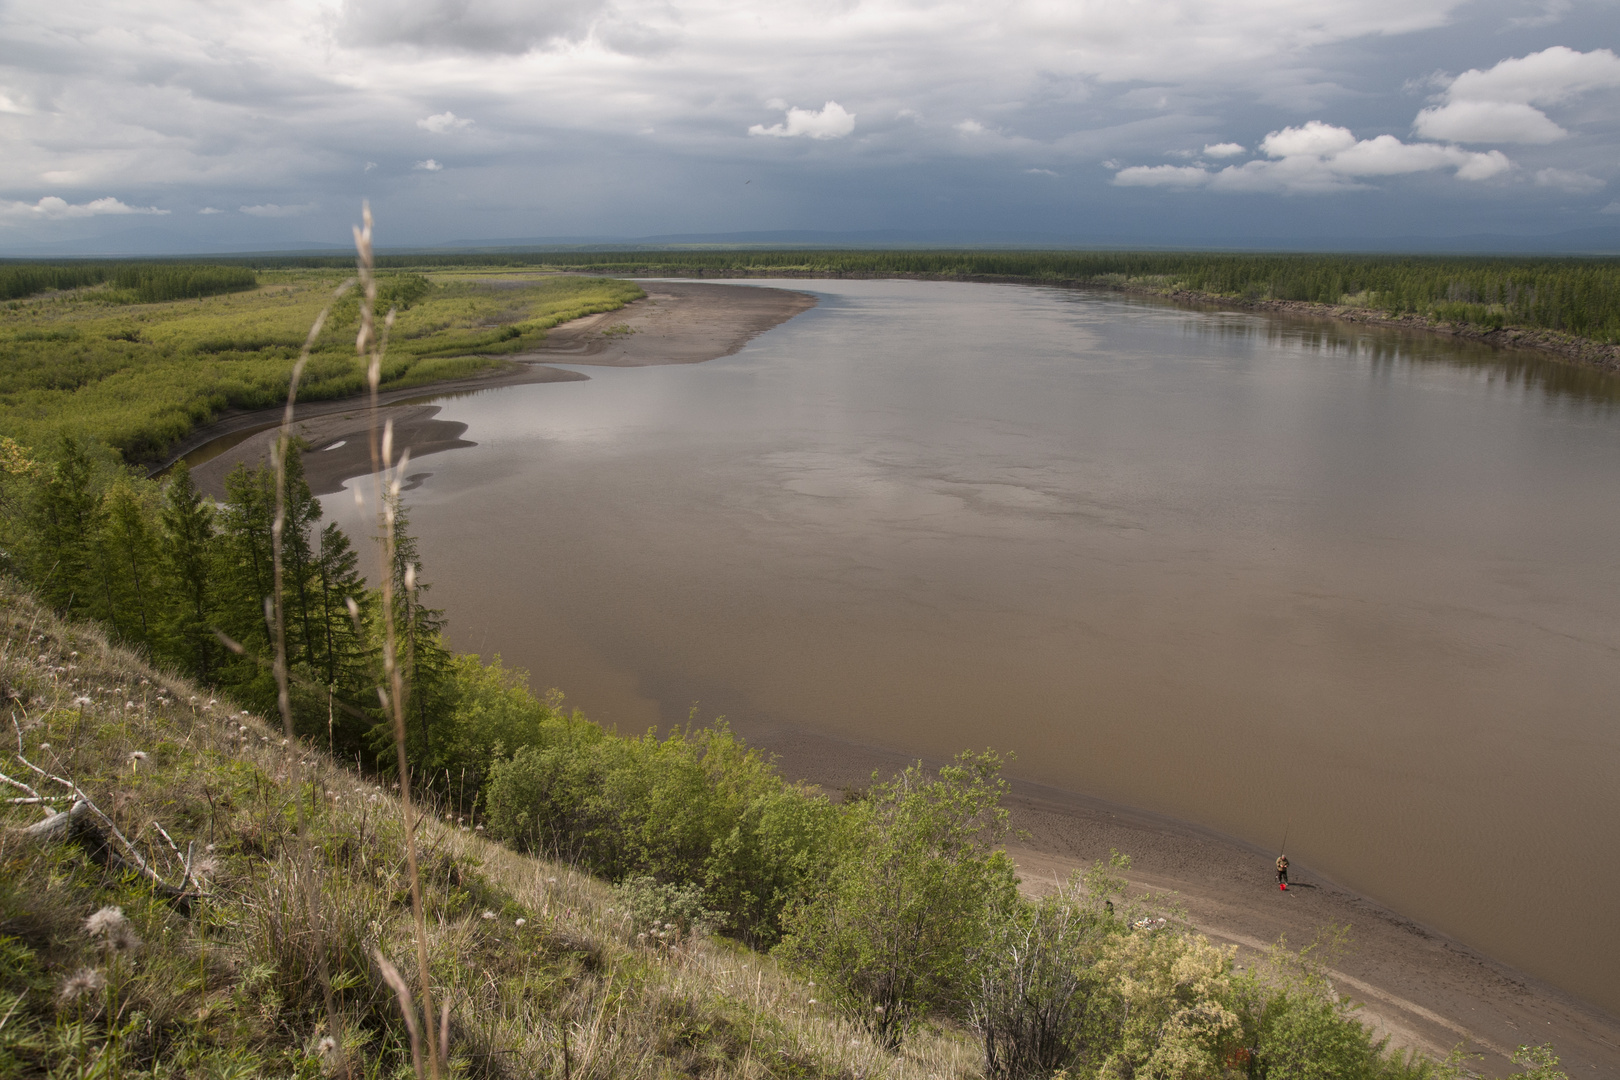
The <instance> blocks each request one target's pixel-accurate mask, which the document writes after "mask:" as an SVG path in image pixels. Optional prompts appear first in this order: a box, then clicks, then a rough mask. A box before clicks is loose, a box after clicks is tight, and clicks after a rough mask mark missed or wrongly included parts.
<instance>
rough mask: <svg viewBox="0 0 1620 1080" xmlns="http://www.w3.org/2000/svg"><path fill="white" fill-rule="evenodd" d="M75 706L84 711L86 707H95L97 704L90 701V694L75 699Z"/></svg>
mask: <svg viewBox="0 0 1620 1080" xmlns="http://www.w3.org/2000/svg"><path fill="white" fill-rule="evenodd" d="M73 704H75V705H77V706H78V707H79V708H81V709H82V708H84V707H85V706H86V705H94V704H95V702H93V701H91V700H90V695H88V694H80V695H79V696H78V697H76V698H74V699H73Z"/></svg>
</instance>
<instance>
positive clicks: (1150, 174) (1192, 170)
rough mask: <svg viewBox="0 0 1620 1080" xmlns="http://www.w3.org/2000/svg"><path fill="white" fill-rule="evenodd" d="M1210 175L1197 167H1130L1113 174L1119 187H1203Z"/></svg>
mask: <svg viewBox="0 0 1620 1080" xmlns="http://www.w3.org/2000/svg"><path fill="white" fill-rule="evenodd" d="M1210 176H1211V173H1210V171H1209V170H1208V169H1204V168H1200V167H1199V166H1197V165H1132V166H1131V167H1130V168H1128V169H1121V170H1119V172H1117V173H1115V174H1114V183H1115V184H1116V185H1118V186H1119V187H1179V188H1192V187H1203V186H1204V185H1205V184H1207V183H1209V178H1210Z"/></svg>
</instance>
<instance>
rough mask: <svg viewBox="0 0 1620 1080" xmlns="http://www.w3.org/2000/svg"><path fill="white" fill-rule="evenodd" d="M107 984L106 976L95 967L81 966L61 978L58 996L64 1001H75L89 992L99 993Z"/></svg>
mask: <svg viewBox="0 0 1620 1080" xmlns="http://www.w3.org/2000/svg"><path fill="white" fill-rule="evenodd" d="M106 986H107V976H105V975H103V974H102V973H101V972H99V971H97V970H96V969H95V968H81V969H80V970H78V971H75V972H74V973H73V974H72V975H69V976H68V977H67V978H66V979H64V980H62V989H61V991H60V992H59V993H58V995H57V996H58V997H59V998H60V999H61V1000H62V1001H63V1002H64V1003H65V1002H69V1001H77V1000H79V999H80V998H82V997H88V996H89V995H91V994H99V993H101V991H102V990H103V989H105V988H106Z"/></svg>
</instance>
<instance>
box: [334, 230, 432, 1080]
mask: <svg viewBox="0 0 1620 1080" xmlns="http://www.w3.org/2000/svg"><path fill="white" fill-rule="evenodd" d="M361 212H362V215H363V218H362V219H363V221H364V225H363V226H362V227H357V228H356V229H355V230H354V246H355V251H356V254H357V259H356V266H357V267H358V270H359V275H358V276H359V280H360V290H361V299H360V333H359V336H358V337H356V338H355V350H356V352H358V353H359V355H360V356H362V357H364V358H365V359H366V361H367V363H366V385H367V386H368V387H369V388H370V391H371V425H370V433H371V471H372V475H373V476H375V477H376V478H377V522H378V526H379V534H378V545H377V546H378V555H379V556H380V559H381V564H382V565H381V568H380V569H381V575H380V578H379V582H380V584H381V586H382V594H383V595H382V613H383V685H381V686H379V687H378V688H377V696H378V698H379V699H380V700H381V702H382V707H383V710H384V711H385V712H386V713H388V714H389V715H390V716H391V717H392V719H393V722H394V746H395V748H396V750H397V751H398V755H399V803H400V811H401V813H402V814H403V815H404V818H405V859H406V863H407V866H408V869H409V870H410V875H411V913H412V915H413V916H414V917H415V920H416V965H417V977H418V979H419V980H420V985H421V992H422V1015H423V1017H424V1018H426V1021H427V1022H426V1023H424V1024H423V1025H422V1027H423V1028H424V1029H426V1030H425V1034H426V1036H427V1058H428V1072H429V1073H430V1074H431V1075H432V1076H433V1077H434V1080H437V1078H438V1075H439V1065H440V1060H441V1054H443V1055H444V1056H446V1057H448V1054H447V1050H448V1048H447V1047H440V1046H439V1043H440V1042H441V1041H443V1036H444V1035H445V1034H447V1031H441V1032H438V1033H436V1032H435V1031H434V1029H433V1022H432V1017H433V988H432V985H431V984H430V982H429V981H428V980H429V971H428V950H427V915H426V912H425V911H424V910H423V907H422V876H421V873H420V871H419V870H418V868H417V857H416V813H415V810H414V808H413V805H412V802H411V772H410V762H409V760H408V758H407V756H406V753H405V691H406V686H405V677H404V673H403V671H402V670H401V669H400V666H399V663H398V659H397V644H396V641H395V627H394V515H395V512H396V508H397V505H398V504H397V499H398V497H399V486H400V477H401V476H403V475H404V472H405V466H406V465H407V464H408V463H409V462H410V456H411V454H410V450H409V449H406V450H405V451H404V452H403V453H401V454H400V457H399V461H398V462H395V461H393V460H392V459H393V452H394V422H393V421H392V420H389V421H388V422H387V423H386V424H385V425H383V427H382V430H381V436H380V438H379V434H378V423H377V420H378V414H379V406H378V401H377V388H378V386H379V384H381V382H382V359H383V354H384V353H385V352H386V351H387V349H388V332H389V330H391V329H393V326H394V310H393V309H392V308H390V309H389V311H388V314H387V316H386V317H384V319H383V326H382V333H381V334H380V335H379V334H378V333H377V323H376V314H375V307H376V303H377V277H376V274H375V272H374V271H375V268H376V260H375V258H374V256H373V254H372V249H371V204H370V203H369V202H367V203H365V204H364V205H363V208H362V211H361ZM407 587H409V583H407ZM400 1004H401V1007H402V1008H403V1007H407V1002H406V1001H405V1000H404V999H401V1002H400ZM441 1027H447V1025H441ZM436 1036H438V1037H436ZM416 1068H417V1071H418V1074H419V1075H420V1072H421V1061H420V1060H419V1059H418V1061H417V1062H416Z"/></svg>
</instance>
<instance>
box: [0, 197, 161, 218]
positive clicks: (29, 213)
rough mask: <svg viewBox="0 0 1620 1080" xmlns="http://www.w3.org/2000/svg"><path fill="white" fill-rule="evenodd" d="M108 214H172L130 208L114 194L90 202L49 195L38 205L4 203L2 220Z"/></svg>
mask: <svg viewBox="0 0 1620 1080" xmlns="http://www.w3.org/2000/svg"><path fill="white" fill-rule="evenodd" d="M106 214H157V215H159V216H163V215H166V214H168V211H167V210H159V209H158V208H157V207H155V206H130V205H128V204H126V203H123V202H120V201H119V200H117V199H115V198H113V197H112V196H111V195H109V196H107V197H106V198H104V199H93V200H91V201H90V202H87V203H70V202H68V201H67V200H66V199H61V198H58V197H56V196H55V195H47V196H45V197H44V198H43V199H40V200H39V202H36V203H26V202H0V218H10V219H13V220H17V219H23V220H27V219H29V218H34V219H40V218H43V219H45V220H48V221H58V220H61V219H63V218H87V217H101V216H103V215H106Z"/></svg>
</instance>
